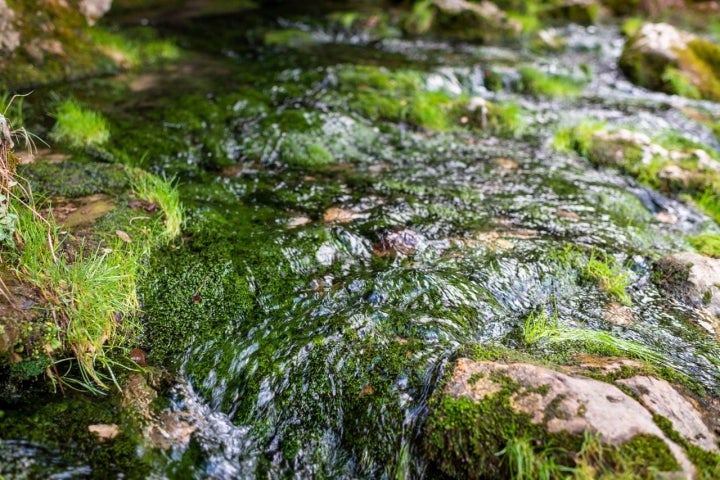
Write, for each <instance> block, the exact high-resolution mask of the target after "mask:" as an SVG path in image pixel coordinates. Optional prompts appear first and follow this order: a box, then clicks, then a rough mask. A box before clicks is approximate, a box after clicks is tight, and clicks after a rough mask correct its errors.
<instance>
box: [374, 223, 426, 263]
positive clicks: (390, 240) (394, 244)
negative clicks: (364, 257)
mask: <svg viewBox="0 0 720 480" xmlns="http://www.w3.org/2000/svg"><path fill="white" fill-rule="evenodd" d="M422 243H423V238H422V237H421V236H420V235H418V234H417V233H416V232H413V231H412V230H410V229H408V228H400V229H397V230H393V231H391V232H388V233H386V234H385V235H383V237H382V238H381V239H380V241H378V242H377V243H376V244H375V245H374V246H373V255H376V256H378V257H384V256H386V255H393V254H397V253H400V254H403V255H412V254H413V253H415V251H416V250H417V249H418V247H419V246H420V245H421V244H422Z"/></svg>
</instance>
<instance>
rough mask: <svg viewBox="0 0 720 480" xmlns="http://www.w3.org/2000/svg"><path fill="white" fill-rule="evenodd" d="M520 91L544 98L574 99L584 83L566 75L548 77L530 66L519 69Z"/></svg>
mask: <svg viewBox="0 0 720 480" xmlns="http://www.w3.org/2000/svg"><path fill="white" fill-rule="evenodd" d="M518 71H519V73H520V82H521V91H523V92H524V93H528V94H531V95H541V96H546V97H575V96H577V95H579V94H580V93H581V92H582V88H583V86H584V85H585V83H586V80H584V79H578V78H575V77H572V76H568V75H549V74H546V73H543V72H541V71H540V70H537V69H535V68H533V67H530V66H525V67H520V68H519V70H518Z"/></svg>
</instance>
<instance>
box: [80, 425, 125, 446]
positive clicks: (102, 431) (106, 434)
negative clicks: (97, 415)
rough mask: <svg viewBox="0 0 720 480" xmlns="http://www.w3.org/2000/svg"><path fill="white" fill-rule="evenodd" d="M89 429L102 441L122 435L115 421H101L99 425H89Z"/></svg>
mask: <svg viewBox="0 0 720 480" xmlns="http://www.w3.org/2000/svg"><path fill="white" fill-rule="evenodd" d="M88 430H90V432H91V433H94V434H95V435H97V437H98V438H99V439H100V441H101V442H104V441H106V440H112V439H113V438H115V437H117V436H118V435H120V427H118V426H117V425H115V424H114V423H111V424H102V423H99V424H97V425H88Z"/></svg>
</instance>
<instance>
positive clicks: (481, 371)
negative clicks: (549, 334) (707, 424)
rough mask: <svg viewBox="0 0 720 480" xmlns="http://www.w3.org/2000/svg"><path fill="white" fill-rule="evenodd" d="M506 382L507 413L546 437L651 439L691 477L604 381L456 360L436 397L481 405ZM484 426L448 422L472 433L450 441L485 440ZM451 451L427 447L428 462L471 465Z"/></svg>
mask: <svg viewBox="0 0 720 480" xmlns="http://www.w3.org/2000/svg"><path fill="white" fill-rule="evenodd" d="M508 382H509V383H510V385H512V386H513V387H512V388H513V390H511V391H512V393H511V394H510V396H509V402H508V407H509V409H510V410H511V411H513V412H515V413H518V414H525V415H527V417H525V418H528V420H527V421H528V422H530V423H531V424H534V425H542V426H543V427H544V429H545V431H547V432H548V433H549V434H552V433H563V432H564V433H568V434H570V435H572V436H576V437H578V438H582V436H583V435H584V432H593V433H595V434H596V435H598V436H599V438H600V439H601V441H602V442H603V443H605V444H610V445H621V444H623V443H625V442H627V441H630V440H631V439H633V438H634V437H636V436H637V435H649V436H653V437H656V438H658V439H660V440H661V441H662V442H664V443H665V444H666V445H667V447H668V450H669V452H671V453H672V455H673V457H675V459H676V461H677V463H678V464H679V465H680V466H681V470H682V475H683V476H684V477H685V478H693V476H694V471H695V469H694V467H693V465H692V463H691V462H690V460H689V459H688V458H687V456H686V454H685V452H684V451H683V449H682V448H681V447H680V446H678V445H677V444H675V443H674V442H673V441H672V440H670V439H669V438H667V437H666V436H665V434H664V433H663V432H662V430H660V428H659V427H658V426H657V425H656V424H655V422H654V421H653V417H652V415H651V413H650V412H649V411H648V410H647V409H645V408H644V407H643V406H642V405H641V404H640V403H639V402H638V401H637V400H635V399H633V398H632V397H630V396H629V395H627V394H626V393H624V392H623V391H622V390H620V389H619V388H617V387H616V386H614V385H611V384H608V383H605V382H601V381H598V380H594V379H590V378H586V377H582V376H577V375H567V374H564V373H561V372H558V371H555V370H551V369H549V368H545V367H540V366H536V365H530V364H523V363H515V364H503V363H497V362H489V361H481V362H475V361H472V360H469V359H466V358H461V359H459V360H458V361H457V363H456V366H455V369H454V370H453V375H452V378H451V379H450V381H449V383H448V384H447V386H446V387H445V389H444V391H443V392H441V393H440V395H442V396H443V397H446V398H449V399H453V400H461V399H469V400H472V401H473V402H481V401H484V400H485V399H487V398H491V397H493V396H494V395H496V394H497V393H498V392H500V391H502V390H503V389H504V388H506V385H507V384H508ZM505 392H507V390H505ZM467 411H468V412H472V410H467ZM469 414H471V413H469ZM432 415H433V413H432V412H431V416H432ZM522 418H523V417H522V416H518V417H514V418H513V421H515V422H522V421H524V420H521V419H522ZM484 421H488V422H491V420H485V417H484V416H482V415H481V416H479V417H478V418H475V417H473V419H472V420H469V421H459V422H454V423H453V427H452V428H453V429H454V430H453V431H454V432H457V429H458V428H461V429H462V428H466V427H464V426H463V425H467V426H468V427H467V428H472V429H473V430H474V431H475V433H472V432H469V433H468V434H466V435H460V436H459V437H453V439H454V440H458V441H461V439H462V438H474V437H473V435H475V434H476V433H477V431H478V430H479V431H482V430H483V429H488V433H487V434H488V435H495V434H496V433H495V432H496V431H497V426H496V425H492V424H490V423H488V424H484V423H483V422H484ZM438 422H440V423H438ZM438 422H433V419H432V418H431V420H430V425H438V424H442V423H441V422H442V419H440V420H438ZM431 428H432V427H431ZM441 428H442V427H441ZM475 429H477V430H475ZM427 434H428V435H429V436H432V435H436V438H437V435H438V434H439V433H438V432H435V433H434V432H433V431H432V429H431V431H430V432H427ZM450 441H453V440H452V439H451V440H450ZM456 447H457V448H455V447H454V448H453V449H452V450H453V451H451V452H448V451H445V452H443V453H438V452H433V451H432V447H429V448H430V452H431V453H430V454H431V458H434V457H433V455H435V456H437V455H442V456H443V458H444V461H445V462H446V463H445V465H448V463H447V462H450V465H452V462H453V461H456V462H461V463H463V462H468V461H472V460H468V458H467V457H466V456H465V455H467V451H464V450H463V447H462V446H456ZM453 452H460V453H458V454H459V455H462V457H461V458H456V459H454V460H453V458H452V455H454V453H453ZM468 471H470V472H477V471H482V470H481V469H480V470H477V469H476V470H472V469H469V470H468Z"/></svg>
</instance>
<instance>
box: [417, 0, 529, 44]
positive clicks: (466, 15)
mask: <svg viewBox="0 0 720 480" xmlns="http://www.w3.org/2000/svg"><path fill="white" fill-rule="evenodd" d="M405 31H406V32H407V33H409V34H411V35H421V34H426V33H431V34H435V35H438V36H443V37H449V38H455V39H458V40H466V41H476V42H483V43H484V42H497V41H501V40H508V39H516V38H517V37H518V36H519V35H520V33H521V32H522V25H521V24H520V23H519V22H518V21H516V20H514V19H511V18H509V17H508V16H507V15H506V14H505V12H503V11H502V10H500V9H499V8H498V7H497V6H496V5H495V4H494V3H492V2H482V3H472V2H467V1H465V0H424V1H421V2H418V3H416V4H415V5H414V7H413V10H412V12H411V14H410V15H409V17H408V18H407V20H406V22H405Z"/></svg>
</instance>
